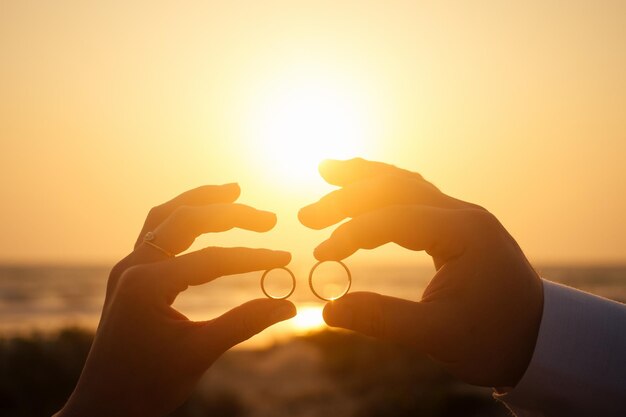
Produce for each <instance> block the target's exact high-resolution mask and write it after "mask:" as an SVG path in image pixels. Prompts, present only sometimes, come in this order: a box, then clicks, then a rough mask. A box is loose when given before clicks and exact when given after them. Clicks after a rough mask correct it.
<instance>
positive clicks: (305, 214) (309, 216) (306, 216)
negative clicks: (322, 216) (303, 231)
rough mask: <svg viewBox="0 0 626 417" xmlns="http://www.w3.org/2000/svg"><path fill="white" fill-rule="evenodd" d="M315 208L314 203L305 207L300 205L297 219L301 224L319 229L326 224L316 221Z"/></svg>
mask: <svg viewBox="0 0 626 417" xmlns="http://www.w3.org/2000/svg"><path fill="white" fill-rule="evenodd" d="M315 213H316V209H315V207H314V205H313V204H312V205H309V206H306V207H302V208H301V209H300V210H299V211H298V220H299V221H300V223H302V225H303V226H306V227H308V228H309V229H314V230H321V229H324V228H325V227H326V225H324V224H321V223H316V222H315V219H316V218H317V217H319V216H316V214H315Z"/></svg>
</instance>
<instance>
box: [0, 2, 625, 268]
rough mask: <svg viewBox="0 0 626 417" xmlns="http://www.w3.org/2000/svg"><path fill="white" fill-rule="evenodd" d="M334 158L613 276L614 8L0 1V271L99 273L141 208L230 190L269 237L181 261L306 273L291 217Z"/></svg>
mask: <svg viewBox="0 0 626 417" xmlns="http://www.w3.org/2000/svg"><path fill="white" fill-rule="evenodd" d="M353 156H362V157H366V158H368V159H375V160H381V161H385V162H389V163H393V164H396V165H399V166H402V167H404V168H407V169H411V170H415V171H418V172H420V173H421V174H422V175H424V176H425V177H426V178H427V179H429V180H430V181H432V182H434V183H435V184H436V185H437V186H439V187H440V188H441V189H442V190H443V191H444V192H446V193H449V194H451V195H453V196H456V197H458V198H461V199H465V200H469V201H472V202H475V203H478V204H481V205H483V206H485V207H486V208H488V209H489V210H490V211H492V212H493V213H495V214H496V216H497V217H498V218H499V219H500V220H501V221H502V223H503V224H504V225H505V226H506V227H507V228H508V230H509V231H510V232H511V234H512V235H513V236H514V237H516V239H517V240H518V242H519V243H520V245H521V246H522V248H523V249H524V250H525V252H526V253H527V255H528V256H529V258H530V260H531V262H536V263H540V262H575V263H600V262H626V220H625V219H624V216H625V213H626V2H624V1H595V2H591V1H589V2H572V1H524V2H502V1H484V2H459V1H432V2H426V1H384V2H383V1H362V0H359V1H287V0H284V1H273V0H272V1H223V2H217V1H213V2H210V1H185V2H173V1H172V2H156V1H145V2H144V1H136V2H127V1H119V2H118V1H110V2H91V1H8V0H0V192H1V195H2V204H1V205H0V231H1V232H0V262H55V263H61V262H81V263H86V262H100V263H102V262H104V263H111V262H114V261H115V260H116V259H119V258H121V257H122V256H124V255H125V254H126V253H127V252H128V250H129V249H130V248H131V247H132V244H133V242H134V240H135V238H136V233H138V232H139V230H140V228H141V225H142V223H143V220H144V217H145V215H146V213H147V211H148V209H149V208H150V207H152V206H154V205H156V204H158V203H160V202H163V201H165V200H167V199H169V198H171V197H173V196H175V195H176V194H178V193H180V192H182V191H184V190H186V189H188V188H192V187H196V186H198V185H202V184H211V183H218V184H219V183H226V182H233V181H237V182H239V183H240V185H241V187H242V196H241V202H243V203H246V204H251V205H254V206H257V207H259V208H262V209H265V210H272V211H275V212H276V213H277V214H278V218H279V224H278V226H277V228H276V229H275V230H273V231H271V232H269V233H267V234H264V235H255V234H253V233H251V232H241V231H231V232H228V233H225V234H223V235H220V236H209V237H205V238H203V239H201V241H200V242H198V246H197V247H199V246H202V245H217V244H219V245H238V246H255V247H262V246H265V247H270V248H276V249H285V250H290V251H292V252H294V261H297V262H300V261H302V262H308V261H307V259H308V258H307V257H310V256H311V255H310V252H311V251H312V249H313V247H314V246H315V245H316V242H319V241H321V240H322V239H324V238H325V237H326V236H327V235H328V234H329V233H330V230H325V231H311V230H308V229H306V228H304V226H301V225H300V224H299V223H298V221H297V217H296V215H297V210H298V208H299V207H301V206H303V205H305V204H308V203H310V202H313V201H314V200H316V199H317V198H319V197H320V196H321V195H323V194H324V193H325V192H327V191H329V190H331V189H332V187H330V186H328V185H326V184H324V183H323V182H322V180H321V178H320V177H319V176H318V174H317V169H316V166H317V163H318V162H319V161H320V160H321V159H323V158H326V157H338V158H349V157H353ZM357 256H358V258H359V259H362V260H364V261H365V260H371V261H385V260H390V259H392V257H393V259H403V260H404V259H409V258H408V255H407V254H406V251H403V250H400V249H398V248H393V247H390V248H384V249H381V250H377V251H375V252H371V253H363V254H359V255H357ZM411 259H413V258H411ZM415 259H425V257H419V258H415Z"/></svg>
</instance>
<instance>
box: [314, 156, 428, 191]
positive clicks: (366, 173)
mask: <svg viewBox="0 0 626 417" xmlns="http://www.w3.org/2000/svg"><path fill="white" fill-rule="evenodd" d="M319 171H320V174H321V175H322V177H323V178H324V180H326V182H328V183H329V184H333V185H337V186H339V187H344V186H346V185H348V184H352V183H353V182H355V181H361V180H364V179H368V178H373V177H380V176H396V177H405V178H412V179H417V180H422V181H425V180H424V178H422V176H421V175H420V174H417V173H415V172H411V171H407V170H406V169H402V168H398V167H396V166H393V165H389V164H385V163H383V162H375V161H368V160H366V159H363V158H354V159H349V160H346V161H340V160H336V159H327V160H325V161H323V162H322V163H321V164H320V166H319Z"/></svg>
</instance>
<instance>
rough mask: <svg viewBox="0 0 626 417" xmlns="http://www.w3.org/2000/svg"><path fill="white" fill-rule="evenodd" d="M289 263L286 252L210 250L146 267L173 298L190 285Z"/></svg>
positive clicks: (211, 248) (249, 249)
mask: <svg viewBox="0 0 626 417" xmlns="http://www.w3.org/2000/svg"><path fill="white" fill-rule="evenodd" d="M290 261H291V254H290V253H289V252H284V251H277V250H270V249H252V248H220V247H210V248H205V249H202V250H199V251H195V252H191V253H188V254H185V255H182V256H179V257H176V258H172V259H169V260H166V261H162V262H158V263H153V264H149V266H147V267H148V268H150V269H151V272H152V275H153V276H155V277H156V278H157V279H155V280H154V281H155V283H161V285H158V284H155V286H158V287H160V288H161V289H162V290H163V291H164V292H165V293H166V294H167V295H168V296H172V295H173V296H176V295H177V294H178V293H180V292H182V291H184V290H185V289H186V288H187V287H188V286H190V285H201V284H204V283H207V282H210V281H212V280H214V279H216V278H218V277H221V276H225V275H236V274H243V273H246V272H253V271H262V270H266V269H272V268H279V267H281V266H285V265H287V264H288V263H289V262H290Z"/></svg>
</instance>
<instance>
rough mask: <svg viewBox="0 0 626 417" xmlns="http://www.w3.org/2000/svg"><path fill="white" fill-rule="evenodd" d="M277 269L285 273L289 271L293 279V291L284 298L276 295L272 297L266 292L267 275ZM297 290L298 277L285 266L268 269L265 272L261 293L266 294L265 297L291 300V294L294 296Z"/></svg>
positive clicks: (262, 278)
mask: <svg viewBox="0 0 626 417" xmlns="http://www.w3.org/2000/svg"><path fill="white" fill-rule="evenodd" d="M276 269H282V270H284V271H287V272H288V273H289V276H290V277H291V291H289V293H288V294H287V295H284V296H282V297H281V296H278V297H277V296H275V295H271V294H270V293H268V292H267V291H266V290H265V277H267V274H269V273H270V272H272V271H274V270H276ZM295 290H296V276H295V275H294V274H293V272H291V270H290V269H289V268H286V267H284V266H281V267H278V268H272V269H268V270H267V271H265V272H263V276H262V277H261V291H263V294H265V296H266V297H267V298H273V299H274V300H284V299H285V298H289V296H290V295H291V294H293V292H294V291H295Z"/></svg>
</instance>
